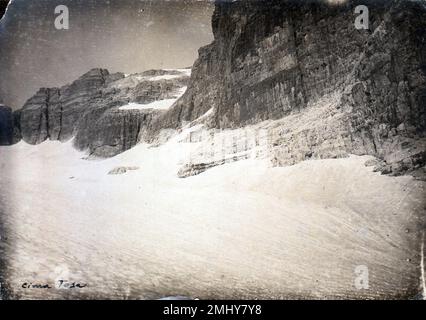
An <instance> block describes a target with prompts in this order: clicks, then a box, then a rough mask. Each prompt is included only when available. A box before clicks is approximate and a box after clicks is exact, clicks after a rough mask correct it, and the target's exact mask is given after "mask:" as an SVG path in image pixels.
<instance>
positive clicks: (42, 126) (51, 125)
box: [20, 69, 190, 157]
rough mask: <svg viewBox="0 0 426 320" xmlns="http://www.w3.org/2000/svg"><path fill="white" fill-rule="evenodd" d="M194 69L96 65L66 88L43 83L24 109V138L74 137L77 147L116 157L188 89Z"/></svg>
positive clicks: (21, 115) (25, 139)
mask: <svg viewBox="0 0 426 320" xmlns="http://www.w3.org/2000/svg"><path fill="white" fill-rule="evenodd" d="M189 74H190V70H189V69H182V70H149V71H146V72H143V73H140V74H132V75H124V74H123V73H115V74H110V73H109V72H108V70H105V69H93V70H90V71H89V72H87V73H86V74H84V75H83V76H81V77H80V78H79V79H77V80H76V81H74V82H73V83H72V84H70V85H66V86H64V87H62V88H42V89H40V90H39V91H38V92H37V93H36V94H35V95H34V96H33V97H32V98H30V99H29V100H28V101H27V102H26V103H25V105H24V106H23V107H22V109H21V111H20V125H21V133H22V138H23V140H24V141H26V142H27V143H30V144H38V143H41V142H43V141H45V140H47V139H50V140H59V141H67V140H69V139H71V138H74V145H75V147H77V148H78V149H80V150H89V152H90V154H91V155H95V156H101V157H110V156H114V155H116V154H118V153H120V152H123V151H125V150H128V149H129V148H131V147H133V146H134V145H135V144H136V143H137V142H138V141H139V134H140V132H141V130H143V128H145V127H146V126H147V125H149V123H150V121H151V120H152V118H153V117H156V116H158V115H159V114H161V113H162V112H164V109H166V108H167V107H170V105H171V104H173V102H174V101H175V100H176V99H177V98H179V97H180V96H181V95H182V94H183V92H184V91H185V86H186V84H187V82H188V79H189ZM158 102H162V103H160V104H159V103H158Z"/></svg>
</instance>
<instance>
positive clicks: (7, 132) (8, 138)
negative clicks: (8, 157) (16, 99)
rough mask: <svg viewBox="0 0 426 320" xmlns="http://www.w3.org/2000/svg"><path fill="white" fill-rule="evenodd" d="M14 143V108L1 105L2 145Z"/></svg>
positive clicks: (0, 142) (0, 132) (0, 134)
mask: <svg viewBox="0 0 426 320" xmlns="http://www.w3.org/2000/svg"><path fill="white" fill-rule="evenodd" d="M12 143H13V113H12V109H11V108H8V107H6V106H3V105H0V146H4V145H11V144H12Z"/></svg>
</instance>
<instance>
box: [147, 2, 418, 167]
mask: <svg viewBox="0 0 426 320" xmlns="http://www.w3.org/2000/svg"><path fill="white" fill-rule="evenodd" d="M330 3H332V1H329V2H327V1H306V2H300V1H273V0H270V1H236V2H217V4H216V9H215V12H214V15H213V32H214V37H215V39H214V42H213V43H212V44H211V45H209V46H207V47H204V48H202V49H200V56H199V59H198V60H197V62H196V63H195V65H194V67H193V73H192V78H191V82H190V86H189V89H188V90H187V92H186V94H185V95H184V96H183V98H182V99H181V100H180V101H179V102H178V103H177V105H176V106H175V107H174V108H173V109H172V110H170V111H169V112H168V113H167V114H165V115H164V116H162V117H160V118H159V119H158V121H157V123H156V125H155V127H156V129H157V130H159V129H161V128H164V127H165V126H166V127H172V128H173V127H179V126H180V124H181V123H182V122H185V121H194V120H195V119H197V118H199V117H200V116H201V115H203V114H204V113H206V112H207V111H208V110H210V109H211V108H213V114H212V116H210V118H209V121H208V126H209V127H210V128H215V129H235V128H240V127H243V126H247V125H256V124H258V123H261V122H262V121H266V120H268V121H271V120H273V121H277V122H276V123H275V125H268V126H267V127H265V128H264V129H265V130H266V131H267V142H266V144H267V149H268V156H269V157H270V159H271V160H272V161H273V163H275V164H276V165H288V164H294V163H296V162H299V161H302V160H305V159H312V158H313V159H315V158H330V157H332V158H333V157H343V156H347V155H348V154H349V153H352V154H358V155H362V154H370V155H374V156H376V157H379V158H380V159H382V160H384V161H385V162H382V163H381V164H380V168H378V170H382V171H383V172H387V173H395V174H398V173H402V172H407V171H413V170H417V169H419V168H421V167H423V166H424V165H425V163H426V157H425V146H426V143H425V128H426V114H425V106H426V75H425V73H426V40H425V37H426V36H425V35H426V8H425V5H424V3H422V2H421V1H367V2H366V1H343V4H340V5H336V4H334V5H331V4H330ZM357 4H364V5H367V6H368V8H369V11H370V28H369V30H357V29H356V28H355V23H354V22H355V18H356V17H357V16H358V15H357V14H355V12H354V11H355V7H356V5H357ZM312 114H315V115H316V118H312V116H311V115H312ZM290 116H291V117H290ZM288 117H290V118H288ZM286 119H287V120H286ZM290 119H291V120H290ZM294 121H297V122H294ZM154 131H155V130H154ZM200 161H201V163H204V162H206V161H209V160H208V159H207V160H206V159H203V160H200ZM194 165H195V166H197V165H200V163H195V164H194Z"/></svg>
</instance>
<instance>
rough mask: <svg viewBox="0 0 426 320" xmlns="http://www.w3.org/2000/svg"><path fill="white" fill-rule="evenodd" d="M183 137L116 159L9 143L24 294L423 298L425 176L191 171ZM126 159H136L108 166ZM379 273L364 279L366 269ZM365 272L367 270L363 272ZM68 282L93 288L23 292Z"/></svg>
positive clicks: (238, 165) (245, 164) (311, 167)
mask: <svg viewBox="0 0 426 320" xmlns="http://www.w3.org/2000/svg"><path fill="white" fill-rule="evenodd" d="M180 138H181V137H179V136H177V137H175V138H173V139H171V140H170V141H169V142H168V143H166V144H164V145H162V146H160V147H153V146H149V145H145V144H140V145H138V146H136V147H135V148H133V149H131V150H129V151H127V152H125V153H123V154H121V155H118V156H116V157H114V158H111V159H106V160H85V154H83V153H80V152H78V151H76V150H75V149H73V147H72V143H71V142H68V143H64V144H62V143H59V142H45V143H43V144H41V145H38V146H30V145H27V144H25V143H24V142H20V143H19V144H17V145H14V146H11V147H0V168H1V171H0V190H1V192H0V205H1V207H0V209H1V214H2V217H1V219H2V222H3V224H4V228H5V231H4V232H5V235H6V237H4V236H3V237H2V242H1V244H2V245H1V247H2V249H3V251H2V253H3V258H4V259H5V260H6V261H7V263H8V265H7V269H6V270H5V274H6V275H7V279H8V280H9V283H8V287H9V290H10V291H11V292H12V294H13V296H15V297H20V298H40V297H43V298H89V297H90V298H116V299H149V298H161V297H167V296H187V297H192V298H195V297H198V298H201V299H203V298H275V299H276V298H293V297H295V298H303V297H309V298H353V297H358V298H385V297H390V298H395V297H405V298H408V297H414V296H415V295H416V294H418V293H421V291H422V290H424V288H422V281H421V268H420V265H421V252H420V251H421V250H420V249H421V240H420V239H421V232H422V229H421V228H420V226H421V220H420V218H421V215H422V214H423V213H424V211H423V210H424V205H425V203H424V195H425V193H424V187H425V186H424V183H423V182H420V181H415V180H414V179H413V178H412V177H409V176H403V177H388V176H382V175H380V174H379V173H374V172H372V168H370V167H365V166H364V163H365V161H366V160H368V159H370V158H369V157H356V156H351V157H350V158H346V159H335V160H315V161H306V162H303V163H300V164H298V165H295V166H291V167H284V168H272V167H271V166H270V164H269V162H268V161H267V160H253V159H250V160H245V161H239V162H235V163H230V164H226V165H223V166H219V167H215V168H212V169H210V170H208V171H206V172H205V173H203V174H200V175H198V176H194V177H190V178H186V179H179V178H177V175H176V173H177V171H178V170H179V168H180V166H181V165H182V163H184V162H185V157H187V156H188V154H190V153H191V148H192V146H191V144H190V143H185V142H183V139H180ZM117 167H132V168H133V169H135V168H139V169H138V170H131V171H127V172H126V173H124V174H122V175H108V172H110V171H111V170H112V169H114V168H117ZM360 266H361V267H362V268H364V267H366V268H367V270H368V283H367V285H368V288H365V287H364V288H359V287H357V286H356V284H357V283H358V282H357V281H358V280H357V277H358V276H359V274H357V273H356V270H359V267H360ZM362 270H365V269H362ZM61 279H65V280H68V281H72V282H73V281H76V282H78V283H85V284H87V287H85V288H82V289H76V288H74V289H66V290H65V289H57V288H52V289H24V288H22V284H23V283H29V282H30V283H33V284H38V283H40V284H44V283H48V284H51V285H52V286H53V287H54V286H55V284H56V283H57V281H58V280H61Z"/></svg>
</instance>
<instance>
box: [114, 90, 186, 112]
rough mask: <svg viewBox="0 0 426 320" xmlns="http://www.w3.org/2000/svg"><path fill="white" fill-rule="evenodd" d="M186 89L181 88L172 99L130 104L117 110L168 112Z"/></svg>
mask: <svg viewBox="0 0 426 320" xmlns="http://www.w3.org/2000/svg"><path fill="white" fill-rule="evenodd" d="M187 88H188V87H182V88H181V89H180V90H179V91H178V92H177V94H176V97H175V98H173V99H164V100H158V101H154V102H151V103H147V104H139V103H135V102H131V103H129V104H126V105H124V106H122V107H120V108H119V110H146V109H155V110H168V109H169V108H170V107H171V106H173V104H174V103H175V102H176V101H177V100H179V98H180V97H182V96H183V94H184V93H185V91H186V90H187Z"/></svg>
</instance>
